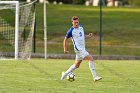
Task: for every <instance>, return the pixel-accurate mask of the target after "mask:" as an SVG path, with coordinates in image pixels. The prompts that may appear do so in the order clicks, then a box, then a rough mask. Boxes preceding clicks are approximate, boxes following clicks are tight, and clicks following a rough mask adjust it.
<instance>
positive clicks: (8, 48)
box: [0, 0, 37, 59]
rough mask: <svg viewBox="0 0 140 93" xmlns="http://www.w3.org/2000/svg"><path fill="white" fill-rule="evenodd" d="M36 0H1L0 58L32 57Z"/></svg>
mask: <svg viewBox="0 0 140 93" xmlns="http://www.w3.org/2000/svg"><path fill="white" fill-rule="evenodd" d="M36 1H37V0H34V1H32V2H30V3H27V2H19V1H0V59H9V58H10V59H11V58H12V59H30V57H31V53H32V41H33V35H34V30H35V29H34V28H35V15H36Z"/></svg>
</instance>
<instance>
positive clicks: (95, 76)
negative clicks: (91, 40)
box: [85, 55, 102, 81]
mask: <svg viewBox="0 0 140 93" xmlns="http://www.w3.org/2000/svg"><path fill="white" fill-rule="evenodd" d="M85 59H87V60H88V63H89V69H90V71H91V74H92V76H93V78H94V81H98V80H100V79H102V77H98V76H97V75H96V70H95V67H94V62H93V57H92V56H91V55H87V56H86V57H85Z"/></svg>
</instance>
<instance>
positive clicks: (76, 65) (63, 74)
mask: <svg viewBox="0 0 140 93" xmlns="http://www.w3.org/2000/svg"><path fill="white" fill-rule="evenodd" d="M81 62H82V60H75V63H74V64H73V65H71V66H70V67H69V69H68V70H67V71H66V72H62V76H61V80H63V79H64V78H65V77H66V76H67V75H68V74H69V73H70V72H72V71H74V70H75V69H76V68H78V67H79V66H80V64H81Z"/></svg>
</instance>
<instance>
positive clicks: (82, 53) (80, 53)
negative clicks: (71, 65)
mask: <svg viewBox="0 0 140 93" xmlns="http://www.w3.org/2000/svg"><path fill="white" fill-rule="evenodd" d="M75 53H76V58H75V60H83V59H84V58H85V57H86V56H87V55H89V53H88V52H87V51H86V50H80V51H75Z"/></svg>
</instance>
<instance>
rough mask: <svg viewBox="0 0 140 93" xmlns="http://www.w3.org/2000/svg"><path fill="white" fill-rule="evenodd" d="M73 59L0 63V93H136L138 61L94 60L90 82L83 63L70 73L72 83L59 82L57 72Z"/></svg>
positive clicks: (86, 67)
mask: <svg viewBox="0 0 140 93" xmlns="http://www.w3.org/2000/svg"><path fill="white" fill-rule="evenodd" d="M72 63H73V60H64V59H63V60H62V59H48V60H44V59H32V60H30V61H26V62H25V61H24V62H23V61H10V60H9V61H8V60H7V61H2V60H1V61H0V93H140V89H139V88H140V78H139V77H140V61H139V60H135V61H134V60H130V61H127V60H95V67H96V70H97V73H98V75H100V76H102V77H103V79H102V80H101V81H99V82H93V79H92V76H91V73H90V70H89V68H88V64H87V62H86V61H83V63H82V64H81V67H80V68H79V69H77V70H75V71H74V73H75V74H76V80H75V81H74V82H69V81H67V80H66V79H65V80H64V81H60V76H61V72H62V71H64V70H66V69H67V68H68V67H69V66H70V65H71V64H72Z"/></svg>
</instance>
